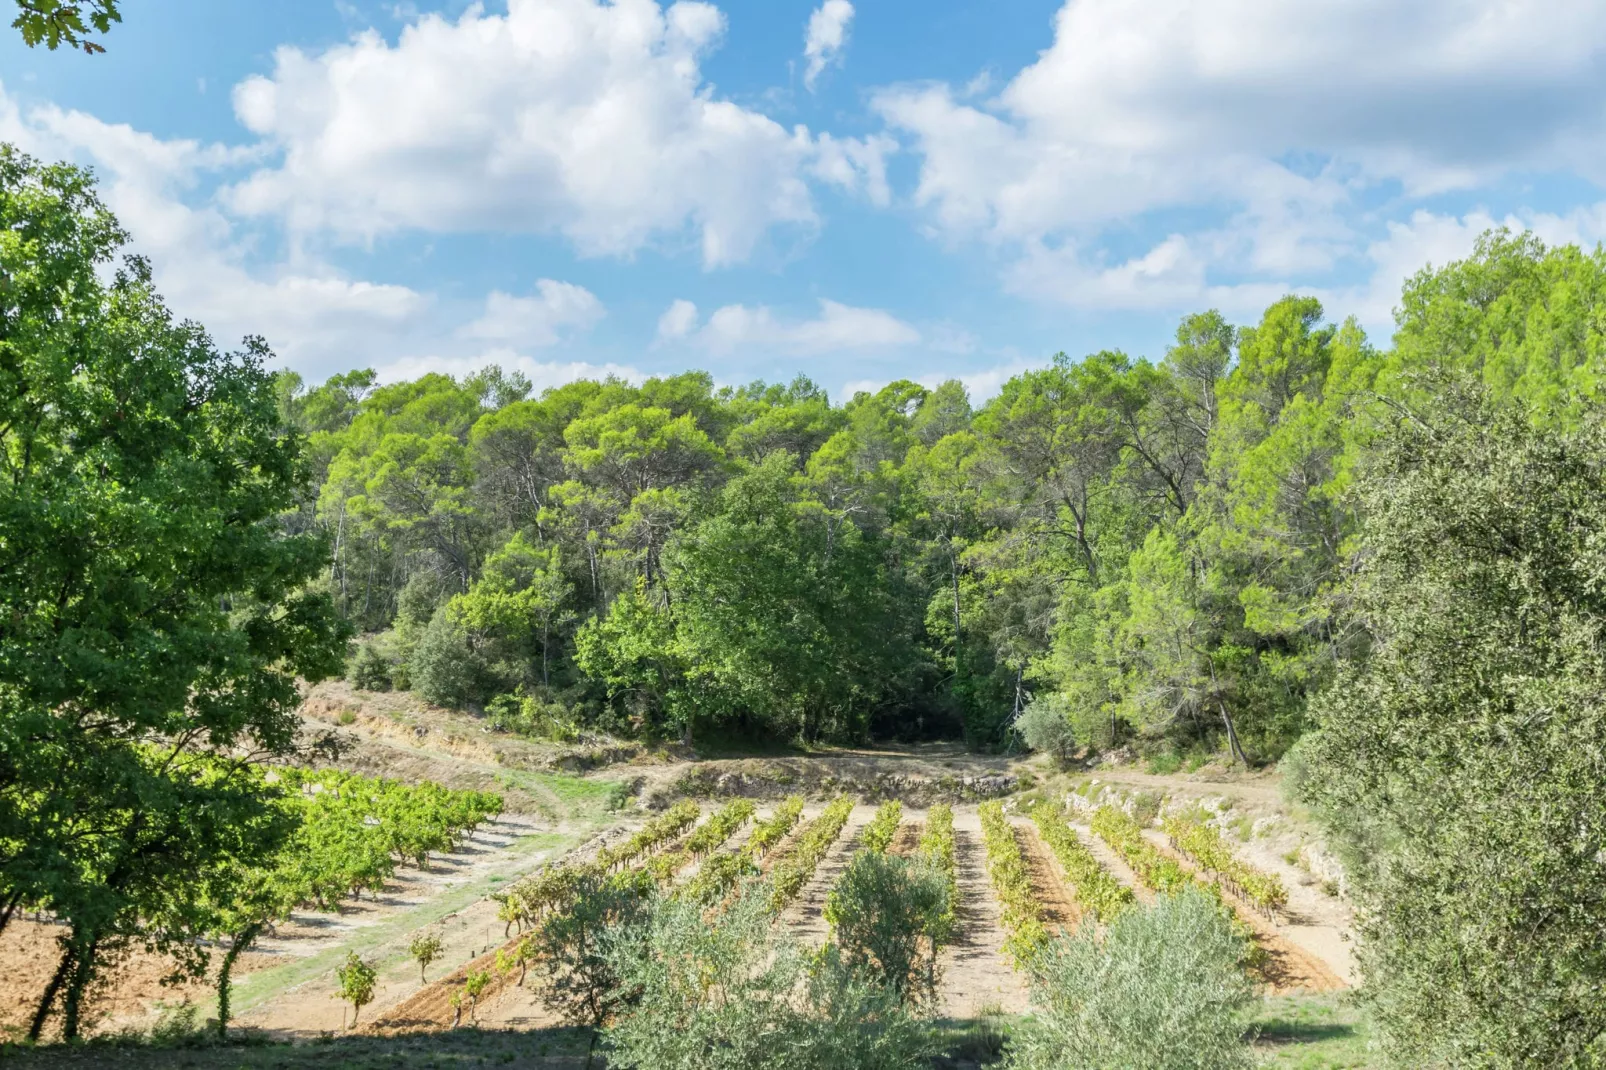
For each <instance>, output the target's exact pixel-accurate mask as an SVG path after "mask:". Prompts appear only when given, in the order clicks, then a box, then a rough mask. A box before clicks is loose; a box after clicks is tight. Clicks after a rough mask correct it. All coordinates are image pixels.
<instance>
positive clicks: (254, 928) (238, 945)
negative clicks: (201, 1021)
mask: <svg viewBox="0 0 1606 1070" xmlns="http://www.w3.org/2000/svg"><path fill="white" fill-rule="evenodd" d="M261 931H262V925H261V923H257V924H253V925H247V926H246V927H245V928H244V929H241V930H240V931H239V932H238V933H236V934H235V935H234V941H233V943H231V944H230V945H229V950H228V953H227V954H225V955H224V956H223V965H222V967H220V968H219V969H218V973H217V1035H218V1037H219V1038H222V1037H226V1036H228V1035H229V987H230V981H229V974H230V972H231V971H232V970H233V969H234V962H235V960H236V959H238V958H239V957H240V953H241V952H242V951H244V950H245V949H246V948H248V947H250V946H251V942H252V941H253V940H255V939H256V938H257V934H258V933H260V932H261Z"/></svg>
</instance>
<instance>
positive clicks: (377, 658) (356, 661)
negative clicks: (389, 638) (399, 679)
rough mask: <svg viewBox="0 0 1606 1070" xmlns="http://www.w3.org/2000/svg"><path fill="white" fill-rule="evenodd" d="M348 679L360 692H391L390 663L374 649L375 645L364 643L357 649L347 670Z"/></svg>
mask: <svg viewBox="0 0 1606 1070" xmlns="http://www.w3.org/2000/svg"><path fill="white" fill-rule="evenodd" d="M346 679H347V680H349V681H351V686H352V687H355V688H357V689H358V690H359V691H389V690H390V686H391V681H390V661H389V659H387V658H386V657H385V655H383V654H381V653H380V652H379V651H378V650H377V649H376V648H375V647H374V644H372V643H364V644H363V645H362V646H360V647H358V648H357V654H356V656H355V657H353V658H352V659H351V667H350V668H349V669H347V670H346Z"/></svg>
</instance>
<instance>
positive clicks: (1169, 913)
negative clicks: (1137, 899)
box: [1005, 891, 1254, 1070]
mask: <svg viewBox="0 0 1606 1070" xmlns="http://www.w3.org/2000/svg"><path fill="white" fill-rule="evenodd" d="M1241 950H1242V945H1241V944H1240V942H1239V940H1238V937H1237V936H1236V935H1234V933H1233V932H1232V929H1231V927H1230V926H1229V925H1228V924H1227V922H1226V919H1225V918H1223V917H1222V915H1221V911H1220V909H1219V908H1218V907H1217V905H1216V904H1215V903H1214V902H1213V901H1212V900H1211V899H1210V897H1209V896H1207V895H1204V894H1203V893H1201V892H1197V891H1188V892H1184V893H1182V894H1181V895H1175V896H1161V897H1160V898H1159V899H1158V900H1157V901H1156V902H1155V904H1154V905H1153V906H1152V907H1147V908H1143V909H1134V910H1127V911H1125V912H1123V913H1122V914H1121V915H1120V916H1119V917H1118V918H1117V919H1116V920H1115V921H1114V922H1112V923H1111V924H1110V926H1109V928H1108V930H1107V931H1106V932H1105V933H1104V935H1102V936H1101V935H1099V933H1098V930H1097V927H1096V926H1095V925H1094V923H1092V922H1091V921H1089V922H1085V923H1084V924H1083V925H1082V927H1081V928H1080V929H1079V930H1077V932H1075V933H1074V934H1069V935H1066V936H1062V937H1060V938H1058V939H1055V940H1053V941H1050V942H1049V943H1048V944H1047V945H1045V946H1044V948H1043V950H1042V951H1041V952H1040V953H1039V954H1038V955H1037V956H1036V957H1035V959H1034V960H1033V968H1032V1002H1033V1004H1034V1005H1035V1007H1036V1009H1037V1013H1036V1014H1035V1015H1033V1016H1032V1017H1030V1018H1028V1019H1025V1020H1024V1021H1023V1022H1022V1023H1021V1024H1020V1026H1019V1027H1018V1028H1017V1030H1016V1032H1015V1034H1014V1036H1013V1037H1012V1038H1011V1040H1010V1043H1009V1046H1008V1057H1007V1060H1006V1062H1005V1066H1006V1067H1008V1068H1009V1070H1073V1068H1077V1070H1079V1068H1081V1067H1092V1066H1098V1067H1104V1066H1108V1067H1117V1066H1118V1067H1128V1068H1132V1070H1171V1068H1176V1070H1184V1068H1186V1070H1230V1068H1234V1067H1248V1066H1252V1065H1253V1059H1252V1057H1251V1055H1250V1049H1249V1045H1248V1044H1247V1043H1246V1042H1245V1040H1244V1030H1245V1027H1246V1024H1247V1022H1246V1015H1247V1010H1248V1007H1249V1005H1250V1003H1251V1001H1252V999H1253V997H1254V990H1253V987H1252V986H1251V985H1250V983H1249V981H1248V979H1247V978H1246V977H1245V976H1244V974H1243V971H1242V970H1240V969H1239V967H1238V957H1239V954H1240V952H1241Z"/></svg>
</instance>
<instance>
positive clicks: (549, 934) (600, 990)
mask: <svg viewBox="0 0 1606 1070" xmlns="http://www.w3.org/2000/svg"><path fill="white" fill-rule="evenodd" d="M565 892H566V895H565V896H564V900H563V902H562V903H561V904H560V905H558V906H557V907H556V908H555V909H552V910H549V911H548V912H547V913H546V914H545V915H544V916H542V917H541V919H540V920H539V921H538V922H537V923H536V925H535V928H534V930H533V931H532V932H531V933H530V934H529V935H528V936H526V937H525V938H524V941H523V943H522V944H521V955H520V957H521V958H528V959H530V960H533V961H538V962H540V963H542V964H543V968H542V969H541V971H540V975H541V987H540V997H541V1000H542V1002H543V1003H545V1004H546V1005H547V1007H549V1008H550V1009H552V1010H553V1011H555V1012H557V1013H558V1014H559V1015H560V1016H561V1017H562V1018H563V1019H564V1020H565V1021H568V1022H573V1023H575V1024H577V1025H589V1026H592V1027H593V1028H595V1027H597V1026H600V1025H602V1024H603V1023H604V1022H606V1021H607V1020H608V1018H609V1016H610V1015H612V1014H613V1013H614V1012H615V1011H616V1009H617V1008H618V1007H619V1006H620V1004H621V1001H622V1000H624V999H626V998H627V994H628V989H623V988H622V987H621V976H622V975H621V973H620V970H619V964H618V962H617V961H616V960H615V959H614V958H613V957H612V956H610V954H609V953H608V946H609V941H610V940H611V939H612V935H611V934H613V933H615V932H617V931H619V930H621V929H623V928H625V927H628V926H629V925H631V924H632V923H633V921H634V920H635V919H636V918H637V917H639V916H640V913H641V911H642V909H643V907H644V903H645V900H644V899H643V895H644V892H645V889H644V886H643V884H642V883H641V882H640V881H639V880H637V879H635V878H634V877H632V875H631V874H629V873H615V874H604V873H601V872H598V871H596V870H590V871H581V872H578V873H576V874H575V875H574V878H573V880H572V881H571V883H570V884H569V886H568V887H567V888H566V889H565ZM525 945H528V946H527V950H526V949H525Z"/></svg>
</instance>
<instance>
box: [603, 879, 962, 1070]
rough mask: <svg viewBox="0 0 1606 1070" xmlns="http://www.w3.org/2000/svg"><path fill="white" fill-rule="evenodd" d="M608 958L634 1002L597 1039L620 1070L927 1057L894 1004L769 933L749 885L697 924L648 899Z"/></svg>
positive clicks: (818, 1068)
mask: <svg viewBox="0 0 1606 1070" xmlns="http://www.w3.org/2000/svg"><path fill="white" fill-rule="evenodd" d="M608 958H609V961H610V962H611V964H612V967H613V969H614V970H615V971H616V972H617V974H618V976H619V979H620V990H621V991H628V992H630V993H632V995H633V997H634V998H632V999H631V1000H630V1001H629V1002H628V1004H626V1005H623V1006H621V1008H620V1011H619V1013H618V1014H617V1015H615V1017H614V1018H613V1019H612V1020H611V1021H610V1022H609V1024H608V1025H607V1026H606V1027H605V1028H604V1030H603V1042H604V1044H605V1045H606V1047H607V1052H608V1065H609V1066H611V1067H616V1068H618V1070H858V1068H861V1067H862V1068H865V1070H914V1068H916V1067H926V1066H929V1065H930V1059H931V1056H932V1055H933V1054H934V1047H935V1045H934V1042H933V1039H932V1034H931V1031H930V1029H929V1028H928V1027H927V1026H926V1024H925V1023H924V1022H923V1021H921V1020H920V1019H919V1018H917V1017H915V1016H914V1015H913V1014H912V1013H910V1012H909V1011H908V1010H906V1009H905V1008H904V1007H903V1006H902V1005H901V1004H900V1002H899V1000H898V998H897V996H896V994H895V993H893V992H890V991H888V990H887V989H884V988H881V987H879V986H877V985H874V984H870V983H868V982H867V981H866V980H865V979H864V978H863V977H862V976H859V975H858V974H856V973H854V972H853V971H851V970H848V969H846V968H845V967H844V966H843V965H842V964H841V963H840V961H839V959H838V958H837V956H836V955H834V954H832V953H831V952H827V953H825V954H823V955H821V956H818V957H816V956H814V955H811V954H810V953H808V952H807V951H805V949H804V948H803V947H802V945H801V944H799V943H798V942H797V940H795V939H794V938H792V937H790V936H787V935H786V934H785V933H784V932H783V931H781V930H779V929H777V928H776V927H774V926H773V925H771V915H770V911H769V903H768V896H767V895H766V894H764V890H763V888H762V885H759V884H756V883H754V884H749V885H748V886H746V888H745V889H744V891H743V894H741V895H740V896H738V897H737V898H736V900H735V902H733V903H732V904H731V906H730V908H729V909H728V910H725V911H723V912H721V913H719V914H717V915H715V916H713V917H712V918H707V919H705V917H704V910H703V908H702V907H701V906H700V905H698V904H696V903H693V902H690V901H686V900H676V899H659V900H655V901H654V902H653V904H652V906H651V909H650V910H649V911H648V913H647V914H646V916H645V918H644V919H643V921H642V922H641V923H640V924H638V925H636V926H632V927H630V928H627V929H616V930H613V931H612V933H611V935H610V937H609V943H608Z"/></svg>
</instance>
